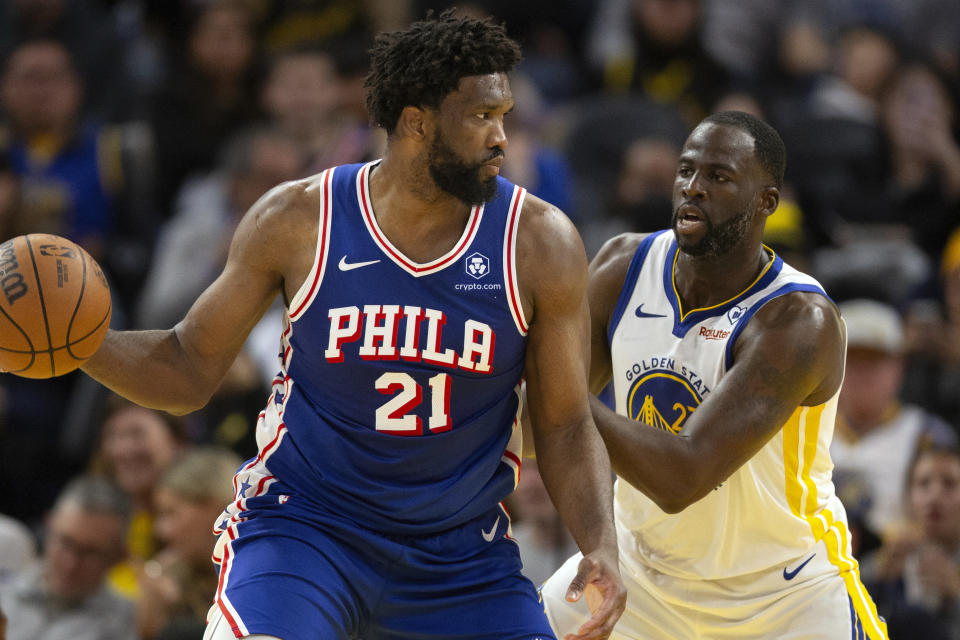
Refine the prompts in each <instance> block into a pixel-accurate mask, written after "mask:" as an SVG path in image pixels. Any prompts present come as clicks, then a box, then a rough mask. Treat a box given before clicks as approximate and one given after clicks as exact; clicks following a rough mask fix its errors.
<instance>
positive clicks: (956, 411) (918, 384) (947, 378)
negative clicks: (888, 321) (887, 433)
mask: <svg viewBox="0 0 960 640" xmlns="http://www.w3.org/2000/svg"><path fill="white" fill-rule="evenodd" d="M940 282H941V286H942V296H943V299H942V301H940V300H936V299H926V300H918V301H917V302H916V303H915V304H913V305H912V306H911V308H910V311H909V314H908V316H907V320H908V322H907V327H908V329H909V336H910V338H911V340H910V345H911V350H910V358H909V361H908V369H907V371H908V374H907V378H906V386H905V389H904V397H905V398H906V399H909V400H910V401H912V402H916V403H917V404H920V405H921V406H923V407H925V408H927V409H929V410H931V411H934V412H936V413H938V414H940V415H942V416H944V417H946V418H947V419H948V421H949V422H950V423H951V424H953V425H954V426H955V428H960V394H958V393H957V389H960V227H958V228H957V229H955V230H954V231H953V233H952V234H950V236H949V238H948V240H947V242H946V248H945V249H944V251H943V257H942V259H941V261H940ZM941 302H942V305H941V304H940V303H941Z"/></svg>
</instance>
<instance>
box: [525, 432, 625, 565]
mask: <svg viewBox="0 0 960 640" xmlns="http://www.w3.org/2000/svg"><path fill="white" fill-rule="evenodd" d="M536 449H537V466H538V468H539V470H540V475H541V477H542V478H543V482H544V485H545V486H546V487H547V491H548V492H549V494H550V498H551V500H552V501H553V504H554V506H555V507H556V509H557V511H558V512H559V514H560V517H561V518H562V519H563V522H564V524H565V525H566V526H567V529H569V530H570V533H571V535H573V538H574V540H576V542H577V545H578V546H579V547H580V549H581V551H583V552H584V553H585V554H586V553H590V552H592V551H594V550H598V549H601V548H607V549H609V550H611V551H612V552H613V553H614V554H615V553H616V531H615V529H614V525H613V471H612V470H611V468H610V462H609V459H608V458H607V453H606V451H605V450H604V448H603V442H602V441H601V439H600V437H599V434H597V432H596V430H595V429H594V427H593V424H592V422H590V421H586V422H584V423H583V424H580V425H577V426H576V427H573V428H570V429H567V430H566V431H565V432H563V433H551V434H549V435H544V436H541V437H540V438H538V439H537V446H536Z"/></svg>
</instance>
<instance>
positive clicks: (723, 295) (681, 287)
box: [673, 245, 770, 311]
mask: <svg viewBox="0 0 960 640" xmlns="http://www.w3.org/2000/svg"><path fill="white" fill-rule="evenodd" d="M768 262H770V255H769V254H768V253H767V251H766V249H764V248H763V246H762V245H761V246H759V247H757V246H755V245H754V246H751V247H746V248H743V249H741V248H740V247H735V248H734V249H733V250H731V251H730V252H729V253H726V254H724V255H722V256H691V255H689V254H686V253H683V252H682V251H681V252H680V254H679V256H678V257H677V263H676V268H675V269H674V273H673V282H674V284H675V285H676V287H677V294H678V295H679V296H680V302H681V304H682V305H683V309H684V311H690V310H692V309H703V308H706V307H712V306H714V305H718V304H721V303H723V302H725V301H727V300H730V299H731V298H733V297H735V296H737V295H739V294H740V293H742V292H743V291H744V290H746V289H747V287H749V286H750V285H751V284H753V282H754V281H755V280H756V279H757V276H759V275H760V273H761V272H762V271H763V268H764V267H765V266H766V265H767V263H768Z"/></svg>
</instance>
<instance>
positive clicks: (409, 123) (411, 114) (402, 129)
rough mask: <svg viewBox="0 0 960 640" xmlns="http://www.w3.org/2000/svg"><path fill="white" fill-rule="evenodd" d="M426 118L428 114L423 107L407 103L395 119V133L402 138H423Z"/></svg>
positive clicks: (425, 131)
mask: <svg viewBox="0 0 960 640" xmlns="http://www.w3.org/2000/svg"><path fill="white" fill-rule="evenodd" d="M428 119H429V114H428V112H427V111H426V110H425V109H423V108H421V107H414V106H412V105H408V106H406V107H404V108H403V111H401V112H400V117H399V118H398V119H397V133H399V134H400V135H401V136H403V137H404V138H411V139H414V140H425V139H426V138H427V127H428V126H429V125H428V122H427V121H428Z"/></svg>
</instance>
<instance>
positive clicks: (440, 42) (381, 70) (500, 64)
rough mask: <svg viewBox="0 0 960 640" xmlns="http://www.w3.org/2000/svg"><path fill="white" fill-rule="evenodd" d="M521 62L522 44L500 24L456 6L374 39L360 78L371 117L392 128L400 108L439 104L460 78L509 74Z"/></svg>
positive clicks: (432, 106) (454, 88)
mask: <svg viewBox="0 0 960 640" xmlns="http://www.w3.org/2000/svg"><path fill="white" fill-rule="evenodd" d="M519 61H520V46H519V45H518V44H517V43H516V42H514V41H513V40H512V39H511V38H510V37H509V36H507V31H506V29H505V28H504V27H503V25H500V24H494V23H493V22H492V21H490V20H476V19H474V18H468V17H465V16H460V15H457V13H456V11H455V10H454V9H447V10H446V11H444V12H443V13H441V14H439V15H433V14H428V15H427V18H426V19H425V20H422V21H420V22H415V23H413V24H412V25H411V26H410V27H409V28H408V29H406V30H405V31H394V32H392V33H381V34H380V35H378V36H377V37H376V39H375V40H374V43H373V47H372V48H371V49H370V72H369V74H368V75H367V79H366V82H365V83H364V87H366V89H367V111H368V112H369V113H370V120H371V121H372V122H373V124H375V125H378V126H381V127H383V128H384V129H386V130H387V133H388V134H389V133H393V131H394V129H395V128H396V126H397V120H398V119H399V118H400V112H401V111H403V108H404V107H406V106H410V105H414V106H420V107H429V108H432V109H437V108H439V107H440V103H441V102H443V99H444V98H446V97H447V95H448V94H449V93H451V92H452V91H455V90H456V89H457V87H458V86H459V84H460V79H461V78H465V77H468V76H479V75H486V74H488V73H508V72H509V71H511V70H512V69H513V68H514V67H515V66H516V65H517V63H518V62H519Z"/></svg>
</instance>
